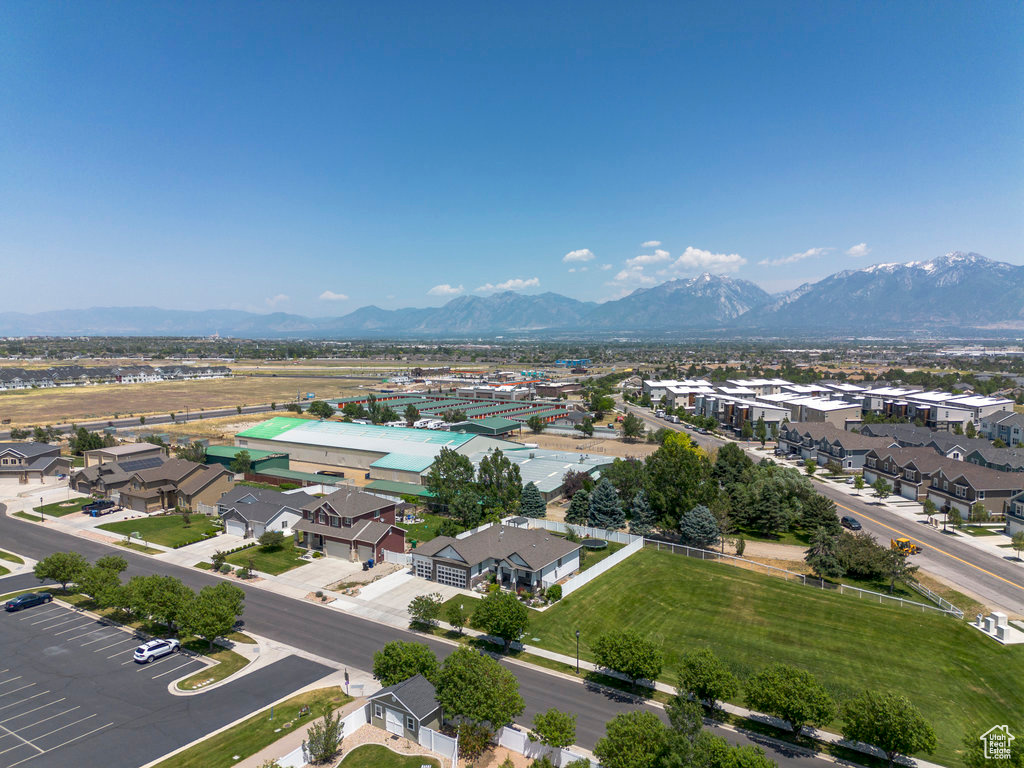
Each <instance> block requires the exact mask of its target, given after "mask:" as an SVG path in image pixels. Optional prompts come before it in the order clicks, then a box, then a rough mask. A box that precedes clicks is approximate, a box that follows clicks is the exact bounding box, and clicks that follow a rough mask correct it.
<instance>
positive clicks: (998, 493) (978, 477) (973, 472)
mask: <svg viewBox="0 0 1024 768" xmlns="http://www.w3.org/2000/svg"><path fill="white" fill-rule="evenodd" d="M1021 491H1024V472H999V471H997V470H994V469H989V468H988V467H981V466H978V465H977V464H971V463H970V462H967V461H959V462H956V464H955V466H951V467H943V468H941V469H939V470H938V471H937V472H935V474H933V475H932V478H931V485H930V486H929V487H928V498H929V499H931V500H932V501H933V502H934V503H935V505H936V506H937V507H938V508H939V510H940V511H946V510H950V509H955V510H957V511H958V512H960V514H961V516H962V517H963V519H964V520H967V519H969V516H970V512H971V507H972V506H973V505H974V504H975V503H978V502H980V503H982V504H984V505H985V508H986V509H987V510H988V513H989V514H990V515H992V516H995V517H1000V516H1002V515H1004V514H1006V511H1007V509H1008V507H1009V503H1010V499H1011V498H1014V497H1015V496H1016V495H1017V494H1019V493H1020V492H1021Z"/></svg>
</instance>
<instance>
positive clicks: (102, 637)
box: [79, 627, 120, 648]
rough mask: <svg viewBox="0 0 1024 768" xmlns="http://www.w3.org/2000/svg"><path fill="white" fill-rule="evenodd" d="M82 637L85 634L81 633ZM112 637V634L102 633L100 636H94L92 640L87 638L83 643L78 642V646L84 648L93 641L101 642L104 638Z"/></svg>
mask: <svg viewBox="0 0 1024 768" xmlns="http://www.w3.org/2000/svg"><path fill="white" fill-rule="evenodd" d="M104 629H109V627H104ZM89 634H92V633H91V632H90V633H89ZM117 634H120V633H117ZM83 637H85V635H83ZM112 637H114V635H103V636H101V637H94V638H93V639H92V640H87V641H85V642H84V643H80V644H79V648H85V646H87V645H92V644H93V643H102V642H104V641H106V640H109V639H110V638H112Z"/></svg>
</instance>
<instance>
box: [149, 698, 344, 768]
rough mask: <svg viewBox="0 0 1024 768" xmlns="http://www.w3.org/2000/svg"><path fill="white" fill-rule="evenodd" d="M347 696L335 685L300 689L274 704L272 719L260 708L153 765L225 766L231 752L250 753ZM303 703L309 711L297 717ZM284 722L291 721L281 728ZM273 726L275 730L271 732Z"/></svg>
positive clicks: (170, 767)
mask: <svg viewBox="0 0 1024 768" xmlns="http://www.w3.org/2000/svg"><path fill="white" fill-rule="evenodd" d="M351 700H352V699H350V698H349V697H348V696H346V695H345V694H344V693H343V692H342V690H341V688H339V687H337V686H334V687H332V688H321V689H319V690H316V691H307V692H306V693H300V694H299V695H298V696H293V697H292V698H290V699H288V700H287V701H284V702H282V703H280V704H277V705H275V706H274V719H273V720H271V719H270V709H269V708H268V709H264V710H262V711H261V712H259V713H258V714H256V715H253V716H252V717H250V718H249V719H248V720H244V721H243V722H241V723H239V724H238V725H236V726H234V727H232V728H228V729H227V730H226V731H222V732H221V733H218V734H217V735H216V736H211V737H210V738H208V739H206V740H205V741H201V742H200V743H198V744H196V745H194V746H192V747H189V748H188V749H186V750H184V751H183V752H179V753H178V754H177V755H175V756H174V757H170V758H168V759H167V760H164V761H163V762H161V763H158V764H157V766H156V768H228V766H232V765H235V764H237V763H238V760H236V759H235V755H238V756H239V758H246V757H249V756H250V755H254V754H256V753H257V752H259V751H260V750H261V749H263V748H264V747H266V746H267V745H268V744H273V743H274V742H275V741H277V740H278V739H279V738H281V737H282V736H284V735H285V734H286V733H287V732H288V731H289V730H291V728H295V727H298V726H300V725H304V724H306V723H307V722H309V721H310V720H312V719H314V718H316V717H317V716H318V715H320V714H321V713H322V712H323V710H324V708H325V707H330V708H332V709H334V708H337V707H341V706H344V705H345V704H347V703H348V702H350V701H351ZM303 706H307V707H309V714H308V715H304V716H303V717H299V710H300V709H301V708H302V707H303ZM285 723H290V724H291V725H290V726H289V727H288V728H285V727H284V726H285ZM275 728H276V729H279V732H277V733H275V731H274V729H275Z"/></svg>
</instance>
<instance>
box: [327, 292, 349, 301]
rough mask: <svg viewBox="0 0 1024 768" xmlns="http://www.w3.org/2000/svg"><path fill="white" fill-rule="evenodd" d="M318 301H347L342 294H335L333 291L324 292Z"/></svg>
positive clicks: (346, 297)
mask: <svg viewBox="0 0 1024 768" xmlns="http://www.w3.org/2000/svg"><path fill="white" fill-rule="evenodd" d="M320 301H348V296H346V295H345V294H344V293H335V292H334V291H324V292H323V293H321V294H320Z"/></svg>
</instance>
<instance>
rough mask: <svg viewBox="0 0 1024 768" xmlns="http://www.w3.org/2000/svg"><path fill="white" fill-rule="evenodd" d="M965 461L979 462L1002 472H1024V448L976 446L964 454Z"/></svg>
mask: <svg viewBox="0 0 1024 768" xmlns="http://www.w3.org/2000/svg"><path fill="white" fill-rule="evenodd" d="M964 461H968V462H970V463H971V464H978V465H979V466H982V467H988V468H989V469H998V470H999V471H1000V472H1024V449H1021V448H993V447H992V446H988V447H986V448H975V449H974V450H973V451H971V452H970V453H968V454H967V455H966V456H964Z"/></svg>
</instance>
